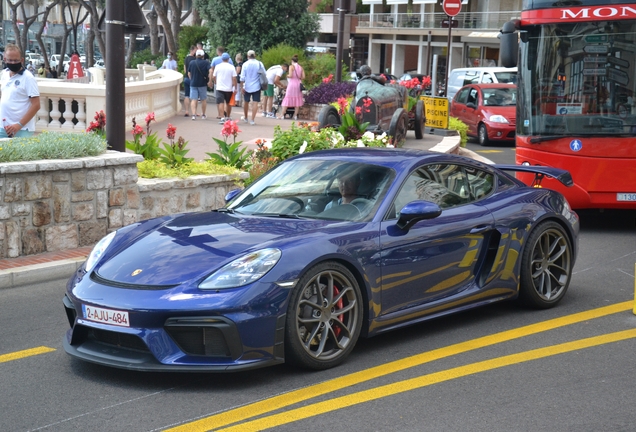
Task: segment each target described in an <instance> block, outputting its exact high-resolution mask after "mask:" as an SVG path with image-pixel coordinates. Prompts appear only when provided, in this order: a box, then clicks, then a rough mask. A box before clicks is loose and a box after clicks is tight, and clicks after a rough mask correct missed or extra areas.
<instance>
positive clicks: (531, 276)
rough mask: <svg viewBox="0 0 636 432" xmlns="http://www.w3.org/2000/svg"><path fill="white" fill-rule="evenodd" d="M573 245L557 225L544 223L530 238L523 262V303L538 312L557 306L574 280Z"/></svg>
mask: <svg viewBox="0 0 636 432" xmlns="http://www.w3.org/2000/svg"><path fill="white" fill-rule="evenodd" d="M572 266H573V257H572V245H571V244H570V239H569V238H568V236H567V234H566V232H565V230H564V229H563V227H561V225H559V224H558V223H556V222H544V223H542V224H540V225H539V226H537V227H536V228H535V229H534V230H533V231H532V232H531V233H530V236H529V237H528V241H527V243H526V247H525V249H524V251H523V255H522V258H521V275H520V279H521V280H520V288H519V300H520V301H521V302H522V303H523V304H526V305H528V306H531V307H534V308H537V309H547V308H551V307H553V306H555V305H556V304H557V303H558V302H559V301H561V299H562V298H563V296H564V295H565V292H566V291H567V290H568V286H569V285H570V279H571V278H572Z"/></svg>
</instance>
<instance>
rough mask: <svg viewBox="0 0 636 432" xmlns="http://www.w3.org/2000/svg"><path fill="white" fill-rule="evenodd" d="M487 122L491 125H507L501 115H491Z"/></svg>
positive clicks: (506, 121)
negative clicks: (491, 123)
mask: <svg viewBox="0 0 636 432" xmlns="http://www.w3.org/2000/svg"><path fill="white" fill-rule="evenodd" d="M489 120H490V121H491V122H493V123H508V120H506V118H505V117H504V116H502V115H501V114H495V115H491V116H490V118H489Z"/></svg>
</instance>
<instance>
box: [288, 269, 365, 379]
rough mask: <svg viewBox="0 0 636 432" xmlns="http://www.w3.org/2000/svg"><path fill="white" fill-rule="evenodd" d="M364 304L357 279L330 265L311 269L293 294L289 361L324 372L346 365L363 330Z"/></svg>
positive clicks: (290, 306) (290, 303)
mask: <svg viewBox="0 0 636 432" xmlns="http://www.w3.org/2000/svg"><path fill="white" fill-rule="evenodd" d="M362 307H363V301H362V294H361V293H360V288H359V287H358V283H357V282H356V279H355V277H354V276H353V274H351V272H350V271H349V270H347V268H346V267H344V266H343V265H341V264H338V263H336V262H332V261H328V262H324V263H321V264H318V265H317V266H315V267H313V268H311V269H310V270H309V271H308V272H307V273H305V275H304V276H303V277H302V278H301V279H300V280H299V281H298V284H297V285H296V288H295V289H294V291H293V292H292V294H291V298H290V301H289V306H288V308H287V317H286V323H285V361H287V362H289V363H291V364H294V365H296V366H300V367H303V368H307V369H313V370H323V369H328V368H332V367H334V366H337V365H338V364H340V363H342V362H343V361H344V360H345V358H347V356H348V355H349V353H351V350H353V347H354V346H355V344H356V342H357V340H358V337H359V336H360V329H361V327H362V317H363V311H362Z"/></svg>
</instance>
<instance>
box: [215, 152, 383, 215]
mask: <svg viewBox="0 0 636 432" xmlns="http://www.w3.org/2000/svg"><path fill="white" fill-rule="evenodd" d="M393 177H394V172H393V170H391V169H388V168H385V167H381V166H377V165H369V164H362V163H355V162H346V161H341V160H334V159H325V160H313V159H312V160H304V159H300V160H292V161H288V162H285V163H282V164H280V165H278V166H277V167H276V168H274V169H273V170H271V171H270V172H269V173H267V174H266V175H265V176H264V177H262V178H261V179H259V180H258V181H257V182H256V183H253V184H252V185H250V186H249V187H248V188H247V189H246V190H245V191H243V192H242V193H241V194H240V195H239V196H238V197H237V198H236V199H235V200H234V201H232V202H231V203H230V204H229V205H228V206H227V208H228V209H230V210H232V211H235V212H237V213H243V214H250V215H260V216H271V217H294V218H296V217H298V218H311V219H330V220H339V221H345V220H346V221H362V220H369V219H371V218H372V217H373V215H374V214H375V212H376V210H377V207H378V206H379V205H380V202H381V201H382V198H383V197H384V194H385V193H386V190H387V188H388V186H389V185H390V183H391V181H392V179H393Z"/></svg>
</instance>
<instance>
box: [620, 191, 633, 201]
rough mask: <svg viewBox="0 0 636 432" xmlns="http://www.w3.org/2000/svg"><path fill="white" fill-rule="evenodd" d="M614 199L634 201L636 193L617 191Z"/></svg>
mask: <svg viewBox="0 0 636 432" xmlns="http://www.w3.org/2000/svg"><path fill="white" fill-rule="evenodd" d="M616 201H636V193H617V194H616Z"/></svg>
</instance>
